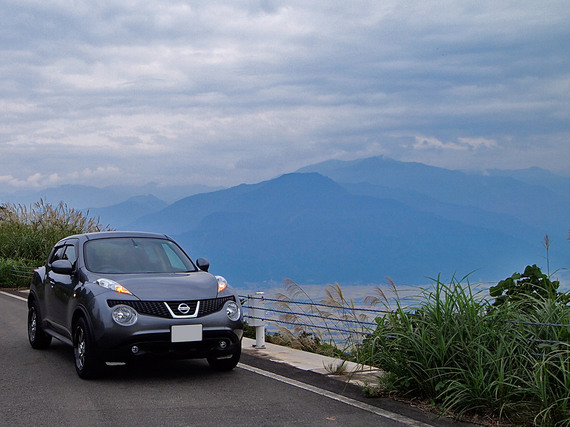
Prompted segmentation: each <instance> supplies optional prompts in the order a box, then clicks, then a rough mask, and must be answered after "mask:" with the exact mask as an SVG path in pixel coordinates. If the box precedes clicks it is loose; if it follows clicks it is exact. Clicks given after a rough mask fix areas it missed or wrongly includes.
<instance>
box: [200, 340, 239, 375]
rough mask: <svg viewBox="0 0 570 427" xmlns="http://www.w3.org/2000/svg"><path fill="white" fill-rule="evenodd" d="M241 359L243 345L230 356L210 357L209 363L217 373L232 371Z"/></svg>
mask: <svg viewBox="0 0 570 427" xmlns="http://www.w3.org/2000/svg"><path fill="white" fill-rule="evenodd" d="M240 357H241V343H240V346H239V347H238V348H237V350H236V351H234V352H233V353H232V354H231V355H229V356H222V357H208V363H209V364H210V367H211V368H212V369H215V370H216V371H231V370H232V369H233V368H235V367H236V366H237V364H238V363H239V359H240Z"/></svg>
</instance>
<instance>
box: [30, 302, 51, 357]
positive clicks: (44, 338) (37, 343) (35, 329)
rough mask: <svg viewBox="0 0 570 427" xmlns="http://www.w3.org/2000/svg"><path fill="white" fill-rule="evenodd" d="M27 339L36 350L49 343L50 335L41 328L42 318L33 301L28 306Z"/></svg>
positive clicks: (46, 346) (47, 345)
mask: <svg viewBox="0 0 570 427" xmlns="http://www.w3.org/2000/svg"><path fill="white" fill-rule="evenodd" d="M28 340H29V341H30V345H31V346H32V348H35V349H37V350H40V349H44V348H48V347H49V345H50V344H51V335H48V334H46V333H45V331H44V330H43V328H42V319H41V317H40V312H39V310H38V306H37V304H36V302H35V301H32V302H31V303H30V306H29V308H28Z"/></svg>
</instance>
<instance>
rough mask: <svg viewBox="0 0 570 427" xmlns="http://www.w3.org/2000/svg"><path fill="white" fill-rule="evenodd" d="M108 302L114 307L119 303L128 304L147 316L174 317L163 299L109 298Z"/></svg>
mask: <svg viewBox="0 0 570 427" xmlns="http://www.w3.org/2000/svg"><path fill="white" fill-rule="evenodd" d="M107 304H108V305H109V307H114V306H116V305H119V304H123V305H128V306H130V307H132V308H134V309H135V310H136V311H137V312H139V313H140V314H146V315H147V316H155V317H164V318H166V319H171V318H172V316H171V315H170V313H169V312H168V309H167V308H166V306H165V305H164V303H163V302H162V301H129V300H127V301H119V300H107Z"/></svg>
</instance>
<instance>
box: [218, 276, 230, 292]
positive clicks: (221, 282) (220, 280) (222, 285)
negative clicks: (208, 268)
mask: <svg viewBox="0 0 570 427" xmlns="http://www.w3.org/2000/svg"><path fill="white" fill-rule="evenodd" d="M216 280H217V281H218V293H220V292H222V291H223V290H224V289H226V288H227V287H228V282H227V281H226V279H224V278H223V277H222V276H216Z"/></svg>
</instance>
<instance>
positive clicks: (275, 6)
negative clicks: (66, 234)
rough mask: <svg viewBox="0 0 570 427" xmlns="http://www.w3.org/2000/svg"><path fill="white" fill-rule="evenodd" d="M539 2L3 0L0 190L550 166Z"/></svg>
mask: <svg viewBox="0 0 570 427" xmlns="http://www.w3.org/2000/svg"><path fill="white" fill-rule="evenodd" d="M547 3H548V5H545V4H543V3H537V2H532V1H521V2H517V4H516V5H513V4H512V3H508V2H491V1H464V2H458V3H441V2H437V1H426V2H419V3H406V2H404V3H403V2H401V1H395V0H394V1H382V2H377V1H362V2H358V3H351V2H344V3H343V2H335V3H330V2H321V1H319V0H317V1H313V2H301V1H293V2H282V1H279V0H275V1H272V0H262V1H257V0H255V1H254V0H251V1H246V2H233V3H232V2H223V1H214V0H213V1H209V2H193V3H188V2H185V1H177V0H165V1H163V2H160V3H152V2H144V1H142V0H133V1H129V2H111V1H102V2H95V3H94V2H89V1H85V0H80V1H73V2H71V1H67V0H58V1H51V2H39V1H35V0H34V1H32V0H18V1H16V0H6V1H3V2H2V3H1V4H0V73H1V75H2V76H3V79H2V80H1V81H0V100H1V101H0V108H1V111H2V113H3V114H2V115H1V116H0V150H1V157H0V171H1V172H0V173H1V174H2V175H3V176H4V177H5V178H3V181H2V182H3V185H5V186H6V187H14V188H16V186H18V188H24V187H26V186H34V185H47V184H48V183H49V182H50V181H49V180H47V179H46V178H45V177H49V176H50V175H52V174H54V173H57V174H59V177H60V178H59V182H64V181H65V180H66V179H68V180H69V182H76V183H82V184H95V183H97V184H98V185H99V184H101V185H102V184H103V183H106V182H105V180H106V179H108V180H110V179H116V178H111V177H116V176H117V173H119V174H122V177H123V179H124V180H132V181H135V182H138V183H143V182H146V181H156V182H160V183H162V184H165V183H167V182H170V181H173V180H176V182H184V183H201V184H212V185H234V184H238V183H241V182H255V181H259V180H262V179H268V178H271V177H274V176H276V175H277V174H279V173H284V172H289V171H291V170H295V169H297V168H299V167H301V166H304V165H307V164H310V163H312V162H317V161H322V160H326V159H329V158H341V159H351V158H356V157H358V156H368V155H377V154H385V155H387V156H393V157H395V158H397V159H400V160H406V159H415V156H416V155H418V152H419V153H422V156H421V160H423V161H426V162H431V163H432V164H437V165H439V166H444V167H446V166H447V167H453V166H456V165H457V164H458V163H461V164H462V163H463V162H464V161H463V160H462V159H463V157H462V156H465V158H467V155H468V154H470V155H472V156H475V155H476V156H477V162H479V163H480V166H481V168H485V167H487V165H489V164H491V163H494V162H498V161H500V160H501V158H500V157H501V156H502V160H503V161H505V163H506V160H507V159H509V158H511V157H512V156H514V153H520V155H521V158H522V159H527V160H524V162H526V163H525V164H524V165H521V166H542V167H547V168H551V169H554V170H563V169H564V168H567V166H566V164H567V161H566V160H565V159H566V158H568V156H570V148H567V147H568V145H569V144H567V139H565V137H564V135H568V134H569V133H570V129H569V126H568V123H570V120H569V119H570V105H569V104H568V102H567V100H568V98H569V97H570V85H569V84H568V81H570V71H568V70H570V64H569V63H568V55H567V46H568V44H570V30H569V28H568V25H566V23H567V22H568V21H569V20H570V9H569V8H568V7H567V4H566V2H565V1H554V0H553V1H549V2H547ZM537 144H538V145H540V150H541V152H540V153H537V152H536V151H537V150H536V148H535V147H536V146H537ZM473 159H474V158H473V157H471V158H470V161H471V163H473V161H474V160H473ZM532 162H534V163H533V164H530V163H532ZM465 163H467V160H465ZM62 164H65V171H62V170H61V167H62V166H61V165H62ZM100 167H101V168H104V170H106V171H107V173H101V174H100V175H98V176H97V177H94V176H90V175H89V174H87V173H84V171H86V170H91V171H97V170H98V168H100ZM117 171H120V172H117ZM37 174H39V176H40V177H42V178H37V179H31V178H30V177H33V176H36V175H37ZM6 177H8V178H6Z"/></svg>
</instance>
